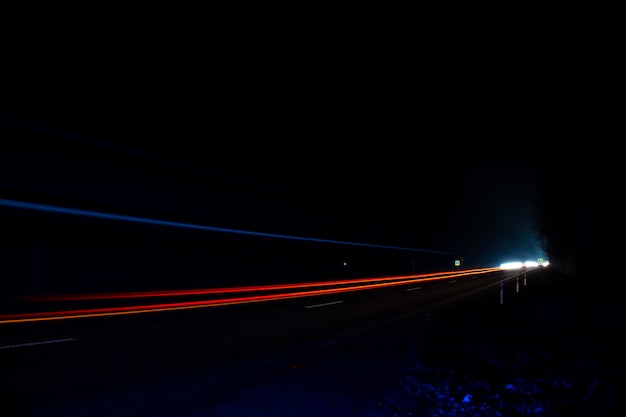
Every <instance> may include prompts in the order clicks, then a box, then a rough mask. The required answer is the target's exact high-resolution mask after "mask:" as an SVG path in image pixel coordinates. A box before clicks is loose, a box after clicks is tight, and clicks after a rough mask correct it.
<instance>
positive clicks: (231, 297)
mask: <svg viewBox="0 0 626 417" xmlns="http://www.w3.org/2000/svg"><path fill="white" fill-rule="evenodd" d="M521 272H522V271H510V270H501V269H500V268H483V269H475V270H463V271H458V270H457V271H448V272H440V273H432V274H418V275H407V276H396V277H378V278H367V279H365V278H364V279H354V280H336V281H331V282H310V283H298V284H285V285H266V286H254V287H236V288H219V289H202V290H186V291H159V292H133V293H128V292H127V293H113V294H83V295H55V296H37V297H34V296H33V297H25V298H23V299H21V300H20V301H21V302H23V303H24V304H25V305H26V306H29V307H32V311H21V312H13V313H10V314H4V315H2V316H1V317H0V320H1V324H0V367H1V369H2V374H1V375H0V377H1V379H0V383H1V384H2V387H0V388H2V389H3V391H4V392H5V393H8V394H3V395H5V397H6V396H7V395H8V398H9V400H10V402H11V404H12V406H13V407H14V408H16V409H19V410H20V411H23V414H19V415H27V416H32V417H35V416H50V415H63V416H64V417H71V416H78V415H85V414H84V413H85V410H87V409H89V407H91V405H92V403H97V402H103V403H106V402H107V401H110V399H111V398H117V397H120V398H127V399H128V400H129V401H135V400H136V399H133V398H134V397H133V395H135V394H133V393H138V392H140V391H141V392H145V391H146V390H149V389H148V388H146V387H148V386H152V385H154V384H166V385H167V384H171V383H173V381H178V383H179V384H182V385H181V387H185V385H184V384H185V383H186V382H181V381H191V380H195V381H198V380H199V379H200V380H201V381H202V384H204V385H203V387H204V388H203V390H205V391H206V390H209V391H210V392H212V395H221V394H220V393H224V394H225V393H226V392H232V391H233V390H237V389H238V387H240V386H241V385H242V384H244V385H245V383H246V381H247V380H248V379H249V378H253V377H254V375H255V372H266V371H267V366H270V364H271V363H274V362H273V360H272V361H270V360H269V359H267V358H268V356H267V355H274V356H272V357H276V355H279V354H278V353H277V352H283V353H281V355H282V354H284V352H291V351H294V350H297V351H298V352H300V353H299V354H301V353H302V352H315V351H316V350H318V349H320V348H321V347H322V346H328V345H329V344H334V343H338V341H341V340H346V339H348V338H350V337H352V336H351V335H354V334H357V333H361V334H362V333H363V332H367V331H368V329H372V328H375V327H378V328H380V327H382V326H383V325H385V324H388V323H393V322H394V321H398V320H399V319H401V318H402V317H408V316H415V315H416V314H422V313H426V312H428V311H430V310H432V309H433V308H436V307H437V306H438V305H441V304H443V303H448V302H453V301H454V300H455V299H458V298H461V297H465V296H467V295H470V294H473V293H477V292H485V291H487V292H489V291H490V292H491V293H492V296H490V297H492V298H493V302H494V303H496V302H498V301H499V297H500V295H499V292H500V288H501V286H502V285H503V283H505V284H506V286H505V288H506V291H507V297H510V296H511V295H510V294H514V292H515V291H516V287H515V286H516V285H523V284H521V281H516V279H515V278H516V277H517V279H518V280H519V277H520V276H521ZM524 276H525V275H524ZM120 303H122V304H123V305H119V304H120ZM116 304H117V305H116ZM72 306H75V307H76V306H80V307H81V308H71V307H72ZM85 306H89V307H88V308H87V307H85ZM211 307H219V308H211ZM272 366H273V365H272ZM261 368H262V369H261ZM236 369H239V371H236ZM192 376H194V377H193V378H192ZM194 378H196V379H194ZM198 378H199V379H198ZM189 383H191V382H189ZM181 389H182V388H181ZM192 391H193V390H192V389H191V388H185V389H183V391H181V392H179V393H178V394H177V395H191V394H185V393H187V392H192ZM136 395H139V394H136ZM0 400H6V398H4V399H3V398H0ZM120 401H121V400H120ZM154 401H155V404H159V401H157V400H156V399H154ZM51 410H62V411H60V412H59V414H53V413H52V411H51ZM71 410H75V412H74V413H72V412H70V411H71ZM78 410H80V411H78ZM81 413H82V414H81ZM94 415H96V414H94Z"/></svg>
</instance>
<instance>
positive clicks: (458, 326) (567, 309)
mask: <svg viewBox="0 0 626 417" xmlns="http://www.w3.org/2000/svg"><path fill="white" fill-rule="evenodd" d="M528 277H529V278H528V287H521V288H520V291H519V293H517V294H512V295H507V296H506V297H505V298H504V302H503V303H502V304H499V301H498V300H497V299H496V297H497V294H496V292H495V291H493V292H488V293H486V294H481V295H479V296H476V297H469V298H467V299H464V300H462V301H460V302H458V303H454V304H450V305H447V306H446V307H445V308H442V309H440V310H439V311H435V312H433V313H432V314H430V315H429V316H428V317H427V318H425V319H421V320H422V321H416V322H415V323H410V322H409V323H408V324H409V325H411V324H412V325H413V326H412V327H414V330H415V331H416V332H418V333H419V337H417V338H416V340H417V342H416V346H415V348H414V352H413V353H412V354H411V355H410V358H409V359H408V361H407V363H408V366H407V367H406V370H405V375H404V377H403V378H402V379H401V382H400V384H399V386H398V388H397V390H396V392H395V394H394V396H393V397H392V398H390V400H389V407H390V413H389V415H394V416H483V417H484V416H579V417H582V416H588V417H592V416H594V417H595V416H618V415H624V412H625V411H626V405H625V404H624V396H623V393H624V392H625V391H624V388H625V384H624V369H625V367H624V365H625V363H624V362H625V360H624V348H625V347H626V342H624V340H623V338H622V337H621V335H623V334H624V332H625V331H626V325H625V321H624V317H626V314H625V312H624V307H623V306H622V305H620V304H615V303H608V302H603V300H600V299H597V300H590V299H589V298H587V297H583V298H581V297H580V292H578V291H577V289H576V288H575V286H574V285H573V283H572V281H571V280H570V279H569V278H568V277H567V276H565V275H564V274H562V273H560V272H559V271H558V270H557V269H555V268H551V267H548V268H545V269H544V270H541V271H537V272H534V273H531V274H528ZM489 297H491V300H490V299H489ZM481 298H482V299H481Z"/></svg>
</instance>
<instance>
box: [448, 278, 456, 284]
mask: <svg viewBox="0 0 626 417" xmlns="http://www.w3.org/2000/svg"><path fill="white" fill-rule="evenodd" d="M448 284H456V279H453V280H452V281H448Z"/></svg>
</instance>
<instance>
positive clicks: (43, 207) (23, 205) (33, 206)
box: [0, 198, 450, 254]
mask: <svg viewBox="0 0 626 417" xmlns="http://www.w3.org/2000/svg"><path fill="white" fill-rule="evenodd" d="M0 206H5V207H12V208H18V209H26V210H37V211H45V212H50V213H61V214H71V215H75V216H85V217H95V218H99V219H109V220H119V221H126V222H135V223H144V224H152V225H155V226H168V227H178V228H182V229H194V230H204V231H208V232H218V233H232V234H240V235H249V236H261V237H270V238H276V239H293V240H301V241H308V242H319V243H331V244H336V245H350V246H365V247H371V248H381V249H395V250H403V251H412V252H429V253H440V254H450V252H445V251H436V250H429V249H416V248H406V247H402V246H387V245H376V244H373V243H361V242H346V241H341V240H330V239H318V238H312V237H302V236H290V235H282V234H275V233H264V232H253V231H249V230H238V229H230V228H223V227H214V226H203V225H196V224H190V223H180V222H173V221H168V220H156V219H145V218H141V217H136V216H126V215H122V214H111V213H101V212H97V211H91V210H81V209H74V208H67V207H58V206H51V205H47V204H38V203H28V202H23V201H14V200H5V199H2V198H0Z"/></svg>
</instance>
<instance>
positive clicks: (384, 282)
mask: <svg viewBox="0 0 626 417" xmlns="http://www.w3.org/2000/svg"><path fill="white" fill-rule="evenodd" d="M500 270H501V268H477V269H470V270H463V271H448V272H436V273H429V274H417V275H401V276H390V277H377V278H359V279H352V280H336V281H320V282H307V283H294V284H277V285H262V286H249V287H231V288H208V289H197V290H175V291H149V292H124V293H109V294H76V295H47V296H28V297H22V299H26V300H28V301H35V302H61V301H81V300H82V301H85V300H115V299H142V298H155V297H185V296H197V295H224V294H235V293H239V294H241V293H258V292H269V291H272V293H269V294H267V293H266V294H260V295H259V294H256V295H240V296H237V297H230V298H210V299H206V300H196V301H179V302H171V303H155V304H147V305H131V306H124V307H100V308H91V309H75V310H62V311H44V312H30V313H15V314H5V315H0V324H7V323H24V322H40V321H50V320H66V319H76V318H88V317H103V316H118V315H125V314H139V313H153V312H162V311H175V310H187V309H196V308H208V307H217V306H225V305H233V304H244V303H257V302H265V301H275V300H285V299H293V298H302V297H312V296H320V295H329V294H338V293H344V292H350V291H362V290H368V289H374V288H382V287H391V286H399V285H407V284H415V283H419V282H427V281H435V280H443V279H449V278H459V277H463V276H468V275H479V274H487V273H491V272H495V271H500ZM324 287H327V288H324ZM311 288H316V289H311ZM294 290H297V291H294Z"/></svg>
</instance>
